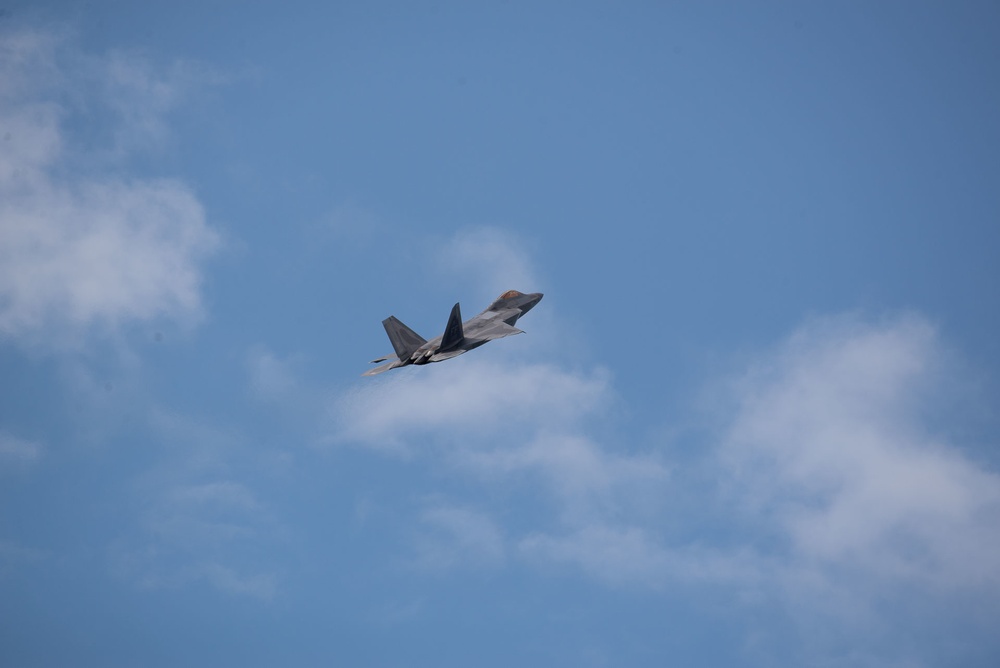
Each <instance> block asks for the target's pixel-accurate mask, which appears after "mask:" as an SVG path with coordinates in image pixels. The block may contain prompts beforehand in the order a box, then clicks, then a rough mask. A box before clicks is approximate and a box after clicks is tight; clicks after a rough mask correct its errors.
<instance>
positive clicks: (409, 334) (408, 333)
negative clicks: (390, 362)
mask: <svg viewBox="0 0 1000 668" xmlns="http://www.w3.org/2000/svg"><path fill="white" fill-rule="evenodd" d="M382 326H383V327H385V333H386V334H388V335H389V340H390V341H392V348H393V350H395V351H396V357H398V358H399V361H400V362H406V361H407V360H409V359H410V356H411V355H413V353H414V352H416V350H417V348H419V347H420V346H422V345H424V344H425V343H427V341H425V340H424V338H423V337H421V336H420V335H419V334H417V333H416V332H414V331H413V330H412V329H410V328H409V327H407V326H406V325H404V324H403V323H402V322H400V320H399V319H398V318H397V317H396V316H394V315H390V316H389V317H388V318H386V319H385V320H383V321H382Z"/></svg>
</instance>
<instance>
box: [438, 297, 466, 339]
mask: <svg viewBox="0 0 1000 668" xmlns="http://www.w3.org/2000/svg"><path fill="white" fill-rule="evenodd" d="M464 340H465V331H464V330H463V329H462V310H461V309H460V308H459V307H458V304H455V305H454V306H453V307H452V308H451V315H450V316H448V326H447V327H445V328H444V334H443V335H442V336H441V347H440V349H439V350H442V351H444V350H451V349H452V348H454V347H455V346H457V345H459V344H461V343H462V341H464Z"/></svg>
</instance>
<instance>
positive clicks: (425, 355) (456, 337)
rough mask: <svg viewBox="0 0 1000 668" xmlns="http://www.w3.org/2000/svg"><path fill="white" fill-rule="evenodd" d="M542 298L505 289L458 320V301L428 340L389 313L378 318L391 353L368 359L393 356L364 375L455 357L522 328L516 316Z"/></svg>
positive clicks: (526, 310) (386, 358)
mask: <svg viewBox="0 0 1000 668" xmlns="http://www.w3.org/2000/svg"><path fill="white" fill-rule="evenodd" d="M541 299H542V293H541V292H533V293H532V294H530V295H526V294H524V293H522V292H518V291H517V290H508V291H507V292H505V293H503V294H502V295H500V296H499V297H497V300H496V301H495V302H493V303H492V304H490V305H489V307H488V308H487V309H486V310H485V311H483V312H482V313H480V314H479V315H477V316H475V317H474V318H471V319H469V320H466V321H465V322H464V323H463V322H462V312H461V310H460V309H459V307H458V304H455V306H454V307H453V308H452V309H451V315H450V316H449V317H448V325H447V326H446V327H445V328H444V334H442V335H441V336H438V337H436V338H433V339H431V340H430V341H425V340H424V339H423V338H421V336H420V335H419V334H417V333H416V332H414V331H413V330H412V329H410V328H409V327H407V326H406V325H404V324H403V323H402V322H400V321H399V320H398V319H397V318H396V316H393V315H391V316H389V317H388V318H386V319H385V320H383V321H382V326H383V327H385V333H386V334H388V335H389V340H390V341H392V347H393V348H394V349H395V351H396V352H395V355H391V354H390V355H385V356H383V357H379V358H378V359H375V360H372V364H378V363H379V362H385V361H386V360H388V359H392V358H393V357H394V356H395V357H396V358H397V359H394V360H392V361H391V362H389V363H388V364H383V365H382V366H377V367H375V368H374V369H370V370H369V371H366V372H365V373H364V374H362V375H364V376H374V375H375V374H377V373H382V372H383V371H388V370H389V369H395V368H396V367H400V366H408V365H410V364H428V363H430V362H443V361H444V360H449V359H451V358H452V357H458V356H459V355H461V354H462V353H464V352H468V351H470V350H472V349H473V348H478V347H479V346H481V345H483V344H484V343H486V342H488V341H492V340H493V339H502V338H503V337H505V336H510V335H511V334H523V333H524V332H523V331H522V330H520V329H518V328H517V327H515V326H514V323H515V322H517V319H518V318H520V317H521V316H522V315H524V314H525V313H527V312H528V311H530V310H531V309H532V308H533V307H534V306H535V304H537V303H538V302H540V301H541Z"/></svg>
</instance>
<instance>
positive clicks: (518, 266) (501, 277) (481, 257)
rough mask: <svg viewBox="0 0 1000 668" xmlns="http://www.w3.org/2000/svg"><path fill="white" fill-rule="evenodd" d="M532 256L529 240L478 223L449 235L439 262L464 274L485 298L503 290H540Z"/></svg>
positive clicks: (443, 267)
mask: <svg viewBox="0 0 1000 668" xmlns="http://www.w3.org/2000/svg"><path fill="white" fill-rule="evenodd" d="M531 256H532V253H531V247H530V243H529V242H528V241H527V240H525V239H521V238H520V237H518V236H517V235H516V234H514V233H513V232H509V231H505V230H500V229H497V228H494V227H477V228H470V229H465V230H460V231H458V232H457V233H456V234H455V235H454V236H453V237H452V238H451V239H449V240H448V241H447V242H446V243H445V244H444V245H443V246H442V247H441V249H440V250H439V251H438V253H437V258H436V259H437V262H436V266H437V268H438V270H439V271H441V272H444V273H447V274H448V275H454V276H460V277H462V279H463V280H464V281H465V282H466V284H467V285H469V286H470V287H472V288H473V289H475V290H477V293H478V296H479V298H481V299H484V300H485V299H492V298H495V297H496V295H497V294H499V293H498V292H497V291H502V290H510V289H514V290H521V291H524V292H535V291H537V290H539V289H540V288H538V287H536V286H538V285H540V283H539V279H538V276H537V272H536V271H535V270H534V268H533V266H532V260H531Z"/></svg>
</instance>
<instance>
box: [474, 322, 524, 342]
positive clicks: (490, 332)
mask: <svg viewBox="0 0 1000 668" xmlns="http://www.w3.org/2000/svg"><path fill="white" fill-rule="evenodd" d="M514 334H524V330H523V329H518V328H517V327H514V326H512V325H508V324H507V323H505V322H504V321H503V320H496V321H494V322H491V323H490V324H488V325H486V326H485V327H483V328H482V329H480V330H478V331H477V332H476V338H477V339H479V340H480V341H492V340H493V339H502V338H503V337H505V336H513V335H514Z"/></svg>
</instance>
